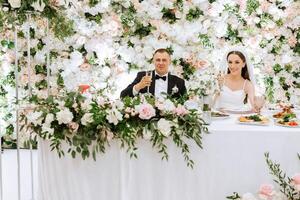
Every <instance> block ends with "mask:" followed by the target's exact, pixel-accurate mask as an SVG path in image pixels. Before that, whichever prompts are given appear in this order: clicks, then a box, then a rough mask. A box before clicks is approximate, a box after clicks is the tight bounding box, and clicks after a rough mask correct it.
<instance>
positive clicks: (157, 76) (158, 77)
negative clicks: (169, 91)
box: [155, 74, 167, 81]
mask: <svg viewBox="0 0 300 200" xmlns="http://www.w3.org/2000/svg"><path fill="white" fill-rule="evenodd" d="M160 78H161V79H162V80H163V81H165V80H166V79H167V77H166V76H159V75H157V74H156V75H155V79H160Z"/></svg>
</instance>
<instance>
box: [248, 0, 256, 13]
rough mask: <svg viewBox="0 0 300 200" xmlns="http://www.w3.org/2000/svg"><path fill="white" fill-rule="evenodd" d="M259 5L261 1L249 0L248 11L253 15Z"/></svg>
mask: <svg viewBox="0 0 300 200" xmlns="http://www.w3.org/2000/svg"><path fill="white" fill-rule="evenodd" d="M258 7H259V1H257V0H247V8H246V10H247V13H248V15H251V14H252V13H253V12H255V10H256V9H257V8H258Z"/></svg>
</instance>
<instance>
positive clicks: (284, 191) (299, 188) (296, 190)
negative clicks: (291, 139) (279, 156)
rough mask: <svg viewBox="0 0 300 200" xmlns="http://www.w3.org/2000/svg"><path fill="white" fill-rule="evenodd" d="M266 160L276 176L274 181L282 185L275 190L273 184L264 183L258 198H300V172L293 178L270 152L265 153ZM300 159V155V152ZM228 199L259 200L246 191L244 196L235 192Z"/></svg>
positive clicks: (272, 173) (271, 171)
mask: <svg viewBox="0 0 300 200" xmlns="http://www.w3.org/2000/svg"><path fill="white" fill-rule="evenodd" d="M265 158H266V162H267V165H268V168H269V170H270V174H271V175H273V176H274V181H275V182H276V183H277V184H278V186H279V187H280V189H279V191H278V192H277V191H275V190H274V188H273V186H272V185H269V184H265V185H262V186H261V187H260V189H259V192H258V197H259V198H258V199H261V200H265V199H266V200H269V199H270V200H300V173H298V174H295V175H294V176H293V177H292V178H290V177H288V176H287V175H286V173H285V172H283V171H282V170H281V169H280V164H279V163H276V162H274V161H272V160H271V159H270V157H269V153H265ZM298 158H299V160H300V156H299V154H298ZM227 199H232V200H257V198H256V197H255V196H254V195H253V194H251V193H246V194H244V195H243V196H241V195H240V194H238V193H236V192H234V193H233V195H231V196H228V197H227Z"/></svg>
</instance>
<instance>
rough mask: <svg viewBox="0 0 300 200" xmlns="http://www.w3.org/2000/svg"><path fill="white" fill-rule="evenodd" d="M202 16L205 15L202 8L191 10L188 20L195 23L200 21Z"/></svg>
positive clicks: (187, 15)
mask: <svg viewBox="0 0 300 200" xmlns="http://www.w3.org/2000/svg"><path fill="white" fill-rule="evenodd" d="M201 15H203V11H202V10H200V8H198V7H195V8H190V9H189V12H188V13H187V14H186V19H187V20H188V21H193V20H196V19H198V18H199V17H200V16H201Z"/></svg>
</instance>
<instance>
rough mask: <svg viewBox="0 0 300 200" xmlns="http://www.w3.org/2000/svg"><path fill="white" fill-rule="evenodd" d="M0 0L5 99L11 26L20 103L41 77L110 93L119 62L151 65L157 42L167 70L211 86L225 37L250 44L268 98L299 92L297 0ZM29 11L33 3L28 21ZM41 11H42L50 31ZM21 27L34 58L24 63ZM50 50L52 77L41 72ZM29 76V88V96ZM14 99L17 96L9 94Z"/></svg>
mask: <svg viewBox="0 0 300 200" xmlns="http://www.w3.org/2000/svg"><path fill="white" fill-rule="evenodd" d="M0 3H1V5H2V7H1V8H2V9H1V11H0V18H1V24H0V28H1V30H2V31H1V33H0V41H1V44H2V47H3V48H4V49H5V51H3V52H5V54H4V55H3V56H1V63H2V65H1V71H3V72H4V73H1V75H0V76H1V77H0V79H1V81H2V80H7V81H6V82H5V86H2V87H1V93H0V94H1V95H2V96H3V99H9V100H11V99H14V92H13V91H14V87H15V86H14V85H13V83H14V76H13V71H14V66H13V65H12V64H11V63H13V61H14V57H15V55H14V52H13V51H12V49H10V50H9V48H7V47H6V46H7V44H9V45H10V46H12V45H13V29H14V27H16V28H17V29H18V36H19V44H18V50H19V51H18V55H19V58H20V59H19V63H18V64H19V65H18V66H19V72H20V76H19V81H20V84H21V88H20V89H21V90H20V91H21V92H20V93H21V94H20V96H21V98H22V99H23V100H24V104H28V103H29V102H30V103H34V104H37V105H38V104H39V102H41V101H42V100H43V99H46V98H47V96H48V92H47V87H48V86H49V87H50V94H51V95H55V96H57V95H60V94H64V93H66V92H74V91H77V90H78V86H79V85H83V84H89V85H90V86H91V87H92V88H94V89H95V90H101V91H102V92H103V94H105V95H109V94H111V93H114V91H115V90H116V89H117V85H116V84H117V82H116V80H120V79H122V78H123V77H124V76H123V75H124V72H127V71H132V70H135V69H138V70H140V69H150V68H151V64H150V63H151V57H152V53H153V51H154V50H155V49H157V48H161V47H163V48H167V49H168V50H169V52H170V53H171V54H172V59H173V67H172V72H173V73H175V74H177V75H184V76H185V78H186V79H188V80H189V82H188V84H187V85H189V86H193V87H190V92H193V93H197V94H198V95H199V94H201V95H203V94H210V93H213V92H214V91H215V90H217V88H216V83H215V81H212V80H215V78H214V77H215V75H216V74H217V72H218V67H220V65H221V60H222V57H223V56H222V55H223V53H224V52H225V51H226V50H227V48H228V47H229V46H232V45H239V46H243V47H244V48H245V49H246V50H247V53H248V54H249V57H251V59H252V62H253V64H254V66H255V67H256V68H255V73H256V75H257V78H258V82H259V83H260V84H261V85H265V87H266V94H267V95H268V98H269V101H270V102H274V101H275V102H276V101H290V102H292V103H299V101H300V100H299V96H300V95H299V94H300V83H299V76H300V66H299V60H300V57H299V54H300V44H299V39H300V28H299V25H300V20H299V19H300V18H299V10H300V9H299V7H300V5H299V4H300V3H299V1H296V0H294V1H293V0H287V1H273V0H269V1H267V0H237V1H231V0H230V1H229V0H225V1H221V0H209V1H204V0H189V1H183V0H163V1H158V0H149V1H138V0H131V1H130V0H101V1H98V0H83V1H73V0H68V1H65V0H30V1H24V0H8V1H6V0H1V1H0ZM15 11H17V14H18V15H17V19H16V18H15V16H14V13H15ZM28 11H30V12H31V13H33V14H32V18H31V21H30V22H29V21H28V18H27V16H28ZM37 13H39V14H37ZM45 18H47V19H49V25H50V26H49V27H50V32H49V34H46V29H47V23H46V20H45ZM28 30H29V36H30V38H31V40H30V41H31V42H30V46H31V48H30V57H31V61H32V63H31V67H30V69H29V70H28V69H27V67H26V66H27V58H26V56H27V55H28V52H27V51H28V50H27V39H26V38H27V37H28ZM2 47H1V48H2ZM48 50H49V51H50V66H48V67H49V68H50V71H51V77H50V81H49V82H47V81H46V74H47V72H46V71H47V69H46V54H47V52H48ZM6 58H9V59H6ZM5 59H6V60H5ZM189 59H190V60H201V59H204V60H206V61H207V62H208V63H211V64H212V65H211V67H209V69H210V70H208V71H204V72H203V73H204V75H203V74H202V73H201V72H199V71H197V70H194V68H192V67H191V65H190V64H189V63H188V62H186V61H187V60H189ZM3 63H4V65H3ZM4 68H5V70H4ZM194 72H196V73H194ZM29 77H30V80H29ZM263 82H264V83H263ZM29 83H30V84H31V87H32V94H33V95H32V97H31V98H30V99H28V86H29ZM201 83H203V84H201ZM203 85H209V86H211V87H203ZM197 86H199V88H197ZM207 88H208V90H207ZM274 91H276V93H275V92H274ZM4 96H5V97H4ZM2 102H3V100H2ZM11 102H14V101H8V103H11ZM8 107H9V108H13V105H12V104H9V105H8ZM4 113H5V112H4ZM6 113H8V115H5V116H3V112H2V113H1V115H2V117H1V118H3V117H4V118H5V119H6V120H5V124H6V125H5V126H4V129H5V130H6V131H7V132H8V133H13V132H14V126H13V123H11V122H13V121H15V120H14V119H13V115H11V112H6Z"/></svg>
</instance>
